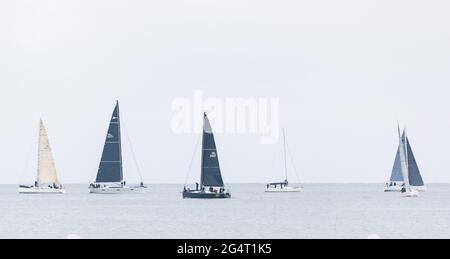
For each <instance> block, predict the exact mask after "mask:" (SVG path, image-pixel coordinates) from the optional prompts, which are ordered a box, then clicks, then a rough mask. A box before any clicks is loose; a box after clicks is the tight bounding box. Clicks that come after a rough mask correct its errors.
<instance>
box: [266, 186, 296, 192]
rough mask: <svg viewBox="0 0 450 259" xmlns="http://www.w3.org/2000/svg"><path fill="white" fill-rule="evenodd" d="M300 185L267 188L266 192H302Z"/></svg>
mask: <svg viewBox="0 0 450 259" xmlns="http://www.w3.org/2000/svg"><path fill="white" fill-rule="evenodd" d="M302 191H303V188H302V187H284V188H283V189H281V188H267V189H266V192H268V193H281V192H302Z"/></svg>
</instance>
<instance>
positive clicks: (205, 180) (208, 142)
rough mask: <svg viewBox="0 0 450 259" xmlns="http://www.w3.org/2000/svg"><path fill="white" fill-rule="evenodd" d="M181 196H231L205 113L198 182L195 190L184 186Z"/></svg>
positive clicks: (198, 197) (211, 197)
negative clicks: (226, 186) (225, 183)
mask: <svg viewBox="0 0 450 259" xmlns="http://www.w3.org/2000/svg"><path fill="white" fill-rule="evenodd" d="M183 198H185V199H186V198H194V199H226V198H231V193H230V191H229V190H226V189H225V185H224V182H223V178H222V172H221V170H220V164H219V156H218V154H217V147H216V142H215V139H214V133H213V130H212V128H211V123H210V122H209V119H208V116H207V115H206V113H205V114H204V115H203V141H202V165H201V176H200V184H198V183H197V184H196V188H195V190H191V189H189V188H187V187H186V186H184V189H183Z"/></svg>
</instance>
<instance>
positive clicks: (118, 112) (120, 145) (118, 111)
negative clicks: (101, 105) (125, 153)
mask: <svg viewBox="0 0 450 259" xmlns="http://www.w3.org/2000/svg"><path fill="white" fill-rule="evenodd" d="M116 106H117V117H118V119H117V124H118V125H119V133H118V135H119V160H120V176H121V179H122V180H121V182H123V160H122V132H121V128H120V107H119V100H116Z"/></svg>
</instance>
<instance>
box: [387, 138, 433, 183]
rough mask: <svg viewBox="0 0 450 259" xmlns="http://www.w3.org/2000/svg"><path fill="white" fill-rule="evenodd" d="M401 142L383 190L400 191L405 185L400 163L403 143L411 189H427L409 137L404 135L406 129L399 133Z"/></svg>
mask: <svg viewBox="0 0 450 259" xmlns="http://www.w3.org/2000/svg"><path fill="white" fill-rule="evenodd" d="M401 139H402V141H404V144H403V142H401V143H400V144H399V146H398V149H397V155H396V157H395V162H394V167H393V169H392V173H391V178H390V181H389V182H388V183H386V184H385V187H384V191H385V192H401V191H402V189H403V188H404V187H405V180H404V179H405V178H404V176H403V172H402V163H401V151H400V150H401V146H402V145H404V148H405V152H406V157H407V169H408V175H409V177H408V181H409V184H410V186H411V188H412V189H414V190H417V191H420V192H424V191H426V190H427V188H426V186H425V184H424V181H423V179H422V175H421V173H420V169H419V167H418V164H417V161H416V158H415V156H414V152H413V150H412V147H411V143H410V142H409V138H408V136H407V135H406V131H404V132H403V134H402V135H401Z"/></svg>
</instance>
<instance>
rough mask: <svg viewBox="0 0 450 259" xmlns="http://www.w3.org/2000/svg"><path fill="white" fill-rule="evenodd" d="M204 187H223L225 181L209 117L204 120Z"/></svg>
mask: <svg viewBox="0 0 450 259" xmlns="http://www.w3.org/2000/svg"><path fill="white" fill-rule="evenodd" d="M201 184H202V186H214V187H223V186H224V184H223V179H222V174H221V171H220V165H219V156H218V154H217V148H216V142H215V140H214V134H213V131H212V128H211V123H210V122H209V120H208V116H207V115H206V113H205V115H204V119H203V145H202V175H201Z"/></svg>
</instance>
